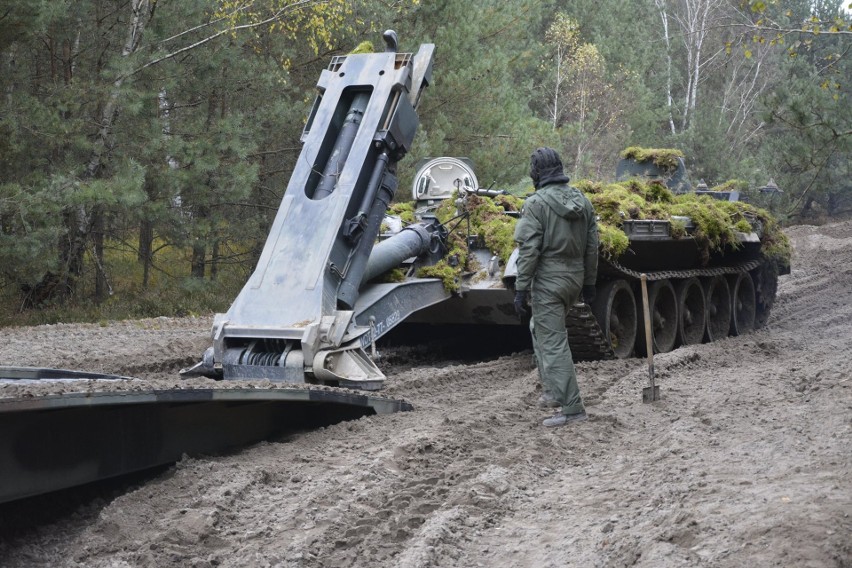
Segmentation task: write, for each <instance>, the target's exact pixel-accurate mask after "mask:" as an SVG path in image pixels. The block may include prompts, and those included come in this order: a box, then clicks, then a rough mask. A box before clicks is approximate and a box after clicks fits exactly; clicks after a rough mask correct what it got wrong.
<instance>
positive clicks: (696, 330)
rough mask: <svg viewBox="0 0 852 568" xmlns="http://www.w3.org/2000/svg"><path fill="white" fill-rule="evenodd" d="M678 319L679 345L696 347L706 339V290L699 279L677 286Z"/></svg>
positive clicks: (687, 280) (690, 279)
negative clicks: (695, 345)
mask: <svg viewBox="0 0 852 568" xmlns="http://www.w3.org/2000/svg"><path fill="white" fill-rule="evenodd" d="M675 293H676V296H677V306H678V313H679V314H680V317H679V318H678V326H677V340H678V344H679V345H694V344H696V343H701V341H702V340H703V339H704V326H705V325H706V318H707V310H706V308H705V304H704V288H702V287H701V281H700V280H698V278H687V279H686V280H681V281H680V282H678V283H677V285H676V286H675Z"/></svg>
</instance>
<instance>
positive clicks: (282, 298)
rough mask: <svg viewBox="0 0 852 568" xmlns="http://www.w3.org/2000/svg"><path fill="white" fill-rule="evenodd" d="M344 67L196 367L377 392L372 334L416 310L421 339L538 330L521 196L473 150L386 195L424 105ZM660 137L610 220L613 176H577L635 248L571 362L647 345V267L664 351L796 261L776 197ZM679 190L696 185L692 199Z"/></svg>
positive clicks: (761, 315) (739, 308)
mask: <svg viewBox="0 0 852 568" xmlns="http://www.w3.org/2000/svg"><path fill="white" fill-rule="evenodd" d="M345 64H346V63H345V62H344V63H342V64H341V66H340V68H339V69H338V68H337V67H336V66H335V64H334V63H333V64H332V70H331V71H330V72H327V73H326V74H324V76H323V80H321V82H320V90H321V93H320V95H319V96H318V97H317V103H316V105H315V110H314V112H313V113H312V114H311V118H310V119H309V121H308V124H307V126H306V128H305V136H304V140H305V146H304V149H303V152H302V156H301V157H300V158H299V161H298V163H297V166H296V169H295V171H294V173H293V177H292V178H291V181H290V185H289V186H288V190H287V194H286V195H285V197H284V199H283V202H282V204H281V208H280V210H279V212H278V216H277V217H276V219H275V223H274V224H273V227H272V230H271V232H270V235H269V238H268V240H267V242H266V246H265V247H264V249H263V252H262V255H261V258H260V262H259V263H258V267H257V269H256V270H255V272H254V274H253V275H252V276H251V278H250V279H249V281H248V283H247V284H246V285H245V287H244V288H243V290H242V291H241V292H240V294H239V296H238V297H237V299H236V301H235V302H234V303H233V305H232V306H231V308H230V309H229V310H228V312H227V313H224V314H217V315H216V317H215V320H214V323H213V332H212V339H213V346H212V347H211V348H209V349H208V350H207V352H206V353H205V354H204V357H203V360H202V361H201V362H200V363H199V364H197V365H196V366H194V367H193V368H191V369H187V370H186V371H185V373H186V374H203V375H206V376H209V377H212V378H217V379H246V378H268V379H271V380H276V381H285V382H294V383H302V382H318V383H323V384H326V385H332V386H345V387H351V388H359V389H365V390H372V389H378V388H381V385H382V383H383V381H384V379H385V377H384V375H383V373H382V372H381V370H380V369H379V367H378V366H377V365H376V362H375V354H376V351H377V349H376V341H377V340H379V339H380V338H382V337H383V336H385V335H387V334H389V333H391V332H392V330H394V328H397V327H406V326H412V325H419V326H420V329H421V331H422V330H423V329H430V328H431V331H429V332H427V333H426V335H425V337H439V336H441V335H442V334H443V331H442V330H443V329H445V328H446V327H448V326H466V327H468V328H469V333H468V337H475V336H476V335H478V334H479V333H480V332H481V330H483V329H485V328H486V327H489V328H492V329H493V328H494V327H495V326H496V327H497V328H498V329H501V331H500V332H499V333H498V334H497V335H496V337H497V339H496V341H501V338H502V340H505V341H507V342H508V340H509V339H515V338H517V337H518V336H519V335H520V336H527V335H528V333H529V332H528V331H527V327H526V325H525V323H524V322H520V321H519V320H518V318H517V316H516V315H515V311H514V308H513V303H512V302H513V293H512V288H513V284H514V279H515V276H516V264H515V258H516V256H515V255H516V253H512V254H507V251H511V245H510V246H509V247H508V248H507V247H506V239H507V238H508V239H511V233H512V227H513V223H514V219H515V218H517V216H518V215H519V212H518V209H519V208H520V207H521V200H520V199H518V198H514V203H513V200H512V198H510V196H507V195H506V192H504V191H496V190H493V189H485V188H481V187H480V186H479V183H478V180H477V177H476V174H475V172H474V170H473V167H472V165H471V164H470V162H469V161H468V160H466V159H464V158H449V157H442V158H434V159H431V160H426V161H425V162H424V163H421V165H420V167H419V168H418V169H417V174H416V176H415V178H414V183H413V187H412V194H411V197H412V202H410V203H409V204H407V206H406V207H402V208H399V207H397V206H396V205H394V206H390V205H391V200H392V198H393V197H394V194H395V190H396V187H397V180H396V178H395V176H394V175H393V173H392V172H393V169H392V165H393V163H394V162H395V161H396V160H397V159H398V158H401V157H402V155H403V154H404V153H405V150H406V149H407V148H408V147H409V146H410V143H411V140H412V139H413V135H414V130H415V127H416V120H415V118H416V116H415V115H414V113H413V112H409V111H408V110H407V109H408V108H409V105H408V103H406V104H405V105H402V106H401V107H400V108H402V109H406V110H397V112H395V113H393V114H392V115H391V116H390V117H388V116H387V112H386V97H384V96H382V97H379V98H378V101H373V98H370V97H368V96H367V95H365V94H363V93H362V91H363V90H364V89H365V87H364V86H363V85H365V84H366V83H367V82H368V81H366V80H365V79H363V78H361V77H362V76H363V75H364V73H365V72H364V71H359V72H358V75H357V78H353V73H352V72H350V71H349V70H348V69H346V68H345ZM365 68H369V67H365ZM373 73H375V72H374V71H373ZM367 74H368V75H369V72H367ZM426 76H427V77H428V73H427V74H426ZM375 96H376V92H375V91H374V92H373V95H372V97H375ZM361 107H363V109H364V111H363V113H362V112H361V110H360V108H361ZM353 116H357V117H358V118H360V119H361V121H360V122H357V121H355V120H353ZM388 120H389V121H390V122H388ZM347 129H349V130H347ZM403 133H405V134H403ZM332 134H333V135H332ZM341 140H346V141H347V143H346V144H342V143H341ZM391 148H393V149H391ZM649 152H650V153H648V155H644V154H643V151H642V150H641V149H635V148H632V149H628V150H627V151H626V153H625V158H624V159H623V160H622V162H620V163H619V166H618V169H617V171H618V174H619V175H620V177H622V178H625V179H626V181H624V182H622V183H621V185H617V184H616V190H617V193H620V194H624V195H626V196H627V197H626V198H625V202H624V203H616V204H615V212H616V213H617V218H616V219H614V220H613V218H612V213H613V204H612V203H611V201H612V197H611V195H609V194H608V193H607V189H606V188H605V187H602V186H601V185H600V184H593V183H589V182H585V183H582V182H581V184H580V187H581V188H582V189H584V191H586V192H587V193H588V194H589V196H590V198H591V199H592V202H593V204H595V205H596V207H599V208H598V212H599V214H600V215H601V222H602V224H601V230H602V236H603V235H604V234H606V235H608V236H610V238H611V237H612V235H613V233H615V234H617V235H618V236H619V237H618V238H619V239H622V240H623V241H624V246H622V247H620V248H617V249H616V248H613V247H610V248H607V247H606V246H603V244H602V248H601V254H600V262H599V274H598V279H597V283H596V285H597V288H598V291H597V298H596V299H595V301H594V302H593V303H592V305H590V306H589V305H585V304H583V303H578V304H577V305H575V306H574V307H573V308H572V309H571V310H570V311H569V314H568V318H567V321H566V326H567V329H568V333H569V338H570V345H571V349H572V353H573V355H574V357H575V359H601V358H612V357H619V358H624V357H629V356H631V355H633V354H634V352H636V351H639V352H641V351H643V349H644V339H639V338H638V337H637V336H638V335H639V334H638V333H637V330H638V329H639V327H640V325H641V322H642V321H643V316H642V312H641V306H640V303H639V302H637V298H638V285H637V282H638V281H639V279H640V277H641V275H642V274H645V275H646V277H647V280H648V281H649V283H650V284H649V306H650V311H651V321H652V336H653V345H654V349H655V351H657V352H665V351H669V350H671V349H673V348H674V347H676V346H677V345H686V344H693V343H700V342H702V341H713V340H716V339H719V338H721V337H725V336H727V335H729V334H733V335H739V334H742V333H747V332H748V331H750V330H752V329H754V328H755V327H760V326H762V325H764V324H765V322H766V320H767V318H768V316H769V311H770V309H771V307H772V303H773V300H774V297H775V291H776V286H777V277H778V274H779V273H783V272H784V270H785V269H786V268H787V267H788V266H789V264H788V263H789V257H788V255H786V256H785V252H784V244H785V243H786V241H785V238H784V236H783V234H781V233H780V231H779V230H778V229H777V224H775V223H774V220H772V219H771V218H770V217H768V214H767V213H766V212H764V211H762V210H759V209H756V208H753V207H751V206H749V205H747V204H741V203H739V202H738V200H737V197H738V195H736V194H734V193H733V192H731V191H715V192H714V191H709V190H707V191H704V190H698V191H695V190H693V189H692V188H691V185H690V184H689V181H688V179H687V178H686V175H685V170H684V163H683V159H682V157H681V154H680V153H679V152H677V151H671V150H657V151H649ZM646 153H647V152H646ZM655 161H656V163H655ZM682 196H687V197H688V198H689V199H685V200H683V202H682V203H680V202H678V199H679V198H680V197H682ZM622 197H623V195H622ZM636 199H639V202H638V203H639V204H638V205H637V202H636ZM722 202H725V203H727V204H728V205H727V206H725V207H722V205H721V203H722ZM646 205H648V206H647V207H646ZM389 206H390V207H389ZM643 207H644V209H645V210H643ZM389 208H390V209H391V213H390V214H389V213H388V209H389ZM481 208H484V209H487V210H488V211H487V213H486V214H485V215H483V212H482V210H480V209H481ZM495 209H496V210H497V211H498V212H497V213H496V215H495ZM604 209H609V211H608V213H609V216H608V217H607V216H606V215H605V211H604ZM394 210H397V211H399V210H404V211H405V214H404V215H394V214H393V211H394ZM654 214H657V215H658V217H656V218H655V217H653V216H651V217H649V215H654ZM720 215H721V216H722V218H721V219H720V218H719V216H720ZM484 217H487V218H488V226H485V225H483V224H482V221H483V218H484ZM705 217H708V218H709V221H705V219H704V218H705ZM495 223H496V224H495ZM607 223H608V224H607ZM713 230H716V231H719V232H718V234H714V233H713ZM494 233H499V234H500V235H502V241H500V240H499V238H498V239H497V240H495V238H494ZM489 237H491V238H489ZM509 242H511V241H509ZM602 242H607V240H606V239H603V240H602ZM773 247H774V248H773ZM498 248H499V249H501V250H502V251H503V253H502V254H501V253H500V252H498V251H497V250H496V249H498ZM775 249H778V250H775ZM779 251H780V252H779ZM389 273H391V274H393V277H392V278H388V277H387V275H388V274H389ZM490 337H492V338H493V337H495V336H494V335H493V334H492V335H491V336H490ZM513 344H515V343H514V342H513Z"/></svg>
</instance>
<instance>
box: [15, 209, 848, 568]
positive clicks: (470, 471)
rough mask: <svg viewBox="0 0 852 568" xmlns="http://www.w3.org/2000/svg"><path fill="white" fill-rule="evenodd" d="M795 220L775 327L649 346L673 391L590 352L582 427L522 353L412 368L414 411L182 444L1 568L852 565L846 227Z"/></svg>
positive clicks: (406, 388)
mask: <svg viewBox="0 0 852 568" xmlns="http://www.w3.org/2000/svg"><path fill="white" fill-rule="evenodd" d="M788 234H789V235H790V237H791V238H792V240H793V242H794V246H795V257H794V266H793V273H792V274H791V275H789V276H785V277H782V279H781V282H780V286H779V292H778V300H777V302H776V305H775V309H774V311H773V313H772V317H771V319H770V322H769V324H768V326H767V327H766V328H765V329H763V330H761V331H759V332H757V333H754V334H751V335H748V336H746V337H742V338H729V339H726V340H724V341H720V342H717V343H713V344H708V345H700V346H696V347H688V348H682V349H678V350H676V351H674V352H672V353H669V354H665V355H661V356H658V357H657V358H656V360H655V363H656V369H657V376H658V382H659V384H660V385H661V389H662V393H663V397H664V399H663V400H662V401H661V402H659V403H655V404H653V405H644V404H642V402H641V389H642V386H644V384H645V382H646V380H647V371H646V368H645V365H644V362H643V361H641V360H639V359H636V360H630V361H612V362H598V363H587V364H581V365H579V372H580V386H581V390H582V392H583V394H584V396H585V400H586V404H587V407H588V411H589V414H590V417H591V419H590V420H589V421H588V422H586V423H582V424H576V425H572V426H570V427H565V428H558V429H552V430H551V429H544V428H542V427H541V426H540V421H541V419H543V418H545V417H546V416H547V413H545V412H544V411H541V410H538V409H537V408H536V407H535V406H534V404H533V403H534V401H535V397H536V396H537V394H536V392H535V376H536V375H535V370H534V369H533V367H532V365H531V357H530V354H529V353H524V354H518V355H514V356H511V357H504V358H501V359H499V360H496V361H491V362H485V363H479V364H474V365H463V364H458V365H449V366H447V365H443V364H442V365H438V364H437V363H436V364H435V365H433V366H430V365H418V366H416V367H412V368H407V369H406V368H405V367H399V368H397V369H396V371H392V372H391V375H390V378H389V381H388V387H387V389H386V390H387V392H388V394H391V395H394V396H398V397H402V398H405V399H407V400H409V401H411V402H412V403H413V404H414V405H415V407H416V410H415V411H413V412H410V413H402V414H396V415H391V416H383V417H373V418H368V419H367V418H365V419H361V420H358V421H355V422H349V423H342V424H338V425H336V426H332V427H330V428H326V429H323V430H319V431H314V432H307V433H301V434H297V435H293V436H291V437H289V438H288V439H286V440H280V441H275V442H269V443H263V444H260V445H257V446H254V447H251V448H247V449H245V450H243V451H240V452H237V453H234V454H230V455H226V456H217V457H204V458H192V459H190V458H186V459H184V460H182V461H181V462H180V463H178V464H177V465H176V466H174V467H172V468H170V469H168V471H166V472H165V473H162V474H160V475H158V476H156V477H154V478H153V479H150V480H148V481H147V482H146V483H144V484H141V485H138V486H134V487H131V488H129V489H125V490H124V491H122V492H121V493H120V494H119V495H118V496H117V497H115V498H114V499H105V498H99V499H96V500H95V501H93V502H91V503H87V504H85V505H83V506H81V507H79V508H78V509H76V510H74V511H72V512H69V513H67V514H63V515H60V516H59V517H58V518H54V519H52V520H51V521H50V522H46V523H44V524H40V525H37V526H35V527H34V528H31V529H28V530H25V531H12V532H14V534H13V535H11V536H9V535H8V534H7V535H6V537H5V538H2V537H0V565H2V566H41V565H44V566H69V567H76V566H87V567H129V566H166V565H176V566H281V567H310V568H318V567H339V566H341V567H342V566H359V567H367V566H371V567H372V566H400V567H419V566H441V567H445V566H464V567H467V566H489V567H506V568H508V567H516V566H529V567H548V566H552V567H562V566H582V567H590V566H634V565H635V566H646V567H655V568H657V567H663V568H666V567H674V566H694V565H706V566H722V567H741V566H747V565H751V566H760V567H762V566H807V567H822V566H852V517H850V515H852V436H850V434H852V429H851V428H850V426H852V380H850V377H852V356H850V346H852V222H844V223H838V224H834V225H828V226H823V227H811V226H798V227H794V228H792V229H790V230H789V232H788ZM208 326H209V320H208V319H207V318H198V319H184V320H171V319H157V320H145V321H141V322H124V323H115V324H109V325H107V326H106V327H101V326H97V325H57V326H46V327H38V328H24V329H12V330H8V329H6V330H2V332H0V334H2V339H3V340H2V344H0V364H6V365H11V364H14V365H38V366H58V367H65V368H80V369H86V370H92V371H106V372H111V373H120V374H126V375H133V376H141V377H145V378H150V379H152V380H169V379H171V377H173V372H174V370H175V369H176V368H179V367H180V366H181V365H184V364H186V363H187V362H188V361H189V360H191V359H193V358H194V357H195V356H197V354H199V353H201V351H202V350H203V348H204V347H205V346H206V343H207V330H208ZM152 362H153V363H152ZM7 521H8V519H7ZM6 526H8V523H7V525H6Z"/></svg>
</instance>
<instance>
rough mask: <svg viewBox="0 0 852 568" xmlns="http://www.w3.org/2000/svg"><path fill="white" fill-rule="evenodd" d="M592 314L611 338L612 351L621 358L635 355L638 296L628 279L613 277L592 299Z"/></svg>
mask: <svg viewBox="0 0 852 568" xmlns="http://www.w3.org/2000/svg"><path fill="white" fill-rule="evenodd" d="M592 313H594V314H595V318H596V319H597V320H598V324H599V325H600V326H601V330H603V333H604V337H608V338H609V342H610V345H612V351H613V353H614V354H615V356H616V357H617V358H618V359H626V358H628V357H630V356H631V355H633V345H634V343H635V341H636V322H637V318H638V314H637V312H636V299H635V298H634V296H633V290H632V289H631V288H630V284H628V283H627V282H626V281H624V280H612V281H610V282H607V283H606V284H604V285H603V286H602V287H601V288H600V290H598V292H597V295H596V298H595V301H594V302H592Z"/></svg>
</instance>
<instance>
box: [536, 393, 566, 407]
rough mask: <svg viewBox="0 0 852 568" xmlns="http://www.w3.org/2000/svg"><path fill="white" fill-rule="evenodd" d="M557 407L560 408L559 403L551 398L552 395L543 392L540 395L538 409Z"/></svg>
mask: <svg viewBox="0 0 852 568" xmlns="http://www.w3.org/2000/svg"><path fill="white" fill-rule="evenodd" d="M558 406H561V405H560V404H559V401H558V400H556V399H555V398H553V395H552V394H550V392H548V391H544V392H543V393H541V396H539V397H538V407H539V408H557V407H558Z"/></svg>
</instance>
